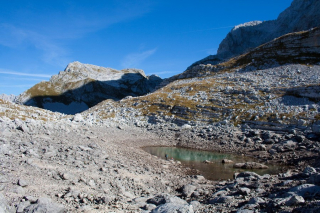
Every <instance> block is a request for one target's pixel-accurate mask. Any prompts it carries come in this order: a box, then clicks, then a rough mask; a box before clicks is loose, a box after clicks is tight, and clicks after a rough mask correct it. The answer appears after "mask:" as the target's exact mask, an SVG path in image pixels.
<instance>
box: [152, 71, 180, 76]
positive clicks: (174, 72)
mask: <svg viewBox="0 0 320 213" xmlns="http://www.w3.org/2000/svg"><path fill="white" fill-rule="evenodd" d="M180 72H181V71H160V72H154V73H151V74H154V75H159V76H160V75H166V74H171V75H173V74H176V73H180Z"/></svg>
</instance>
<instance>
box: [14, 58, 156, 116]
mask: <svg viewBox="0 0 320 213" xmlns="http://www.w3.org/2000/svg"><path fill="white" fill-rule="evenodd" d="M161 81H162V80H161V78H160V77H158V76H155V75H152V76H146V75H145V74H144V72H143V70H139V69H124V70H120V71H119V70H115V69H111V68H104V67H99V66H95V65H90V64H82V63H80V62H72V63H70V64H69V65H68V66H67V67H66V69H65V70H64V71H63V72H60V73H59V74H58V75H54V76H52V77H51V79H50V81H48V82H41V83H39V84H36V85H35V86H33V87H32V88H30V89H28V90H27V91H25V92H24V93H22V94H21V95H20V96H18V97H17V100H16V102H17V103H21V104H25V105H28V106H36V107H40V108H43V109H48V110H51V111H57V112H61V113H66V114H76V113H78V112H82V111H84V110H87V109H88V108H90V107H92V106H94V105H96V104H98V103H99V102H101V101H103V100H106V99H113V100H120V99H122V98H124V97H126V96H140V95H144V94H146V93H148V92H150V91H153V90H154V88H155V87H156V86H157V85H158V84H159V83H160V82H161Z"/></svg>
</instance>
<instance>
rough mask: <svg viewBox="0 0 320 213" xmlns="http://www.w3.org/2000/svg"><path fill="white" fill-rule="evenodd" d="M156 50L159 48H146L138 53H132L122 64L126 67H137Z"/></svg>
mask: <svg viewBox="0 0 320 213" xmlns="http://www.w3.org/2000/svg"><path fill="white" fill-rule="evenodd" d="M156 51H157V48H154V49H151V50H146V51H143V52H138V53H131V54H129V55H127V56H126V57H125V58H124V59H123V61H122V63H121V66H122V67H124V68H133V67H135V68H136V67H137V66H139V64H141V63H142V62H143V61H144V60H146V59H147V58H148V57H150V56H152V55H153V54H154V53H155V52H156Z"/></svg>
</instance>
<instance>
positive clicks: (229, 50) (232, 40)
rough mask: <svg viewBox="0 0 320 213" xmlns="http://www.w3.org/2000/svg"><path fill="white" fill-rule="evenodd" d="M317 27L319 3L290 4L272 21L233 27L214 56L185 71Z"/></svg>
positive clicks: (299, 1) (303, 0)
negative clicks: (283, 36) (289, 34)
mask: <svg viewBox="0 0 320 213" xmlns="http://www.w3.org/2000/svg"><path fill="white" fill-rule="evenodd" d="M318 26H320V2H319V1H318V0H294V1H293V2H292V4H291V6H290V7H289V8H287V9H286V10H285V11H283V12H282V13H281V14H280V15H279V17H278V18H277V19H276V20H272V21H263V22H262V21H252V22H248V23H245V24H240V25H238V26H235V27H234V28H233V29H232V30H231V32H229V33H228V35H227V36H226V38H225V39H224V40H223V41H222V42H221V43H220V45H219V49H218V51H217V55H210V56H208V57H206V58H204V59H202V60H200V61H197V62H195V63H193V64H192V65H191V66H190V67H189V68H191V67H192V66H194V65H198V64H212V65H214V64H218V63H221V62H223V61H225V60H226V59H229V58H231V57H234V56H237V55H240V54H243V53H245V52H247V51H248V50H251V49H252V48H256V47H258V46H260V45H262V44H264V43H267V42H269V41H271V40H272V39H275V38H278V37H280V36H282V35H285V34H287V33H291V32H299V31H304V30H308V29H310V28H313V27H318Z"/></svg>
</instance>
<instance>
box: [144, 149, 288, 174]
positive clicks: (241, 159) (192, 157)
mask: <svg viewBox="0 0 320 213" xmlns="http://www.w3.org/2000/svg"><path fill="white" fill-rule="evenodd" d="M142 149H143V150H144V151H146V152H148V153H150V154H152V155H155V156H158V157H160V158H163V159H166V157H165V156H166V155H167V157H168V159H173V160H176V161H180V162H181V163H182V165H184V166H187V167H189V168H192V169H197V170H199V171H200V173H201V175H203V176H204V177H205V178H207V179H209V180H221V179H222V180H226V179H233V174H234V173H236V172H243V171H252V172H255V173H257V174H259V175H263V174H277V173H279V172H281V171H282V170H283V169H285V167H284V166H279V165H269V164H266V165H267V166H268V167H269V168H268V169H238V168H233V165H234V164H235V163H245V162H250V161H251V162H252V161H254V162H257V160H256V159H253V158H249V157H246V156H239V155H233V154H222V153H217V152H210V151H200V150H195V149H187V148H179V147H143V148H142ZM223 159H229V160H232V161H234V163H230V164H223V163H222V160H223ZM204 161H210V162H211V163H204Z"/></svg>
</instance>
